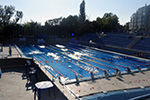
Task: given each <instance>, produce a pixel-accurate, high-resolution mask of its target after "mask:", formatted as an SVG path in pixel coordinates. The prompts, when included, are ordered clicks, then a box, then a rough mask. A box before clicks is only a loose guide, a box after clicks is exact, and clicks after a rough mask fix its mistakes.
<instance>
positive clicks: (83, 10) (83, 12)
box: [79, 0, 86, 22]
mask: <svg viewBox="0 0 150 100" xmlns="http://www.w3.org/2000/svg"><path fill="white" fill-rule="evenodd" d="M79 18H80V21H81V22H85V19H86V14H85V1H84V0H83V1H82V3H81V4H80V14H79Z"/></svg>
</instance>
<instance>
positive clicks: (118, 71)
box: [115, 68, 121, 76]
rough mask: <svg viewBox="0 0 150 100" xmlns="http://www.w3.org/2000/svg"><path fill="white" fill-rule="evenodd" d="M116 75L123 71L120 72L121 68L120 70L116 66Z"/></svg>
mask: <svg viewBox="0 0 150 100" xmlns="http://www.w3.org/2000/svg"><path fill="white" fill-rule="evenodd" d="M115 75H116V76H119V75H121V72H120V70H119V69H118V68H116V73H115Z"/></svg>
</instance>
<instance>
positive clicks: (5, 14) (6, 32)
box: [0, 5, 23, 38]
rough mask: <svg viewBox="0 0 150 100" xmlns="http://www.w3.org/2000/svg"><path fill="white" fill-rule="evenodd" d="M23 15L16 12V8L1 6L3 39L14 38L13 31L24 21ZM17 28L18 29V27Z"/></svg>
mask: <svg viewBox="0 0 150 100" xmlns="http://www.w3.org/2000/svg"><path fill="white" fill-rule="evenodd" d="M22 17H23V13H22V12H21V11H16V10H15V7H14V6H11V5H10V6H4V7H3V6H1V5H0V35H1V38H8V37H11V36H12V32H11V30H13V29H12V28H14V27H13V26H16V24H17V22H18V21H19V20H20V19H22ZM16 28H17V27H16Z"/></svg>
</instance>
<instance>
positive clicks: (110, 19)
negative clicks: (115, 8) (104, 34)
mask: <svg viewBox="0 0 150 100" xmlns="http://www.w3.org/2000/svg"><path fill="white" fill-rule="evenodd" d="M118 19H119V18H118V17H117V15H115V14H113V13H105V14H104V16H103V18H102V24H103V26H102V29H103V30H107V31H116V30H117V28H118V27H119V20H118Z"/></svg>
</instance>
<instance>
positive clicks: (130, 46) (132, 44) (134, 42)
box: [127, 37, 141, 49]
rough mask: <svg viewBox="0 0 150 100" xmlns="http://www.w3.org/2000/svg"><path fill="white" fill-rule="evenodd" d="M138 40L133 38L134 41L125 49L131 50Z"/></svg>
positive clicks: (138, 38)
mask: <svg viewBox="0 0 150 100" xmlns="http://www.w3.org/2000/svg"><path fill="white" fill-rule="evenodd" d="M140 39H141V38H140V37H135V38H134V40H133V41H132V42H131V43H130V44H128V46H127V48H129V49H130V48H132V47H133V46H134V45H135V44H136V43H137V42H138V41H139V40H140Z"/></svg>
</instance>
